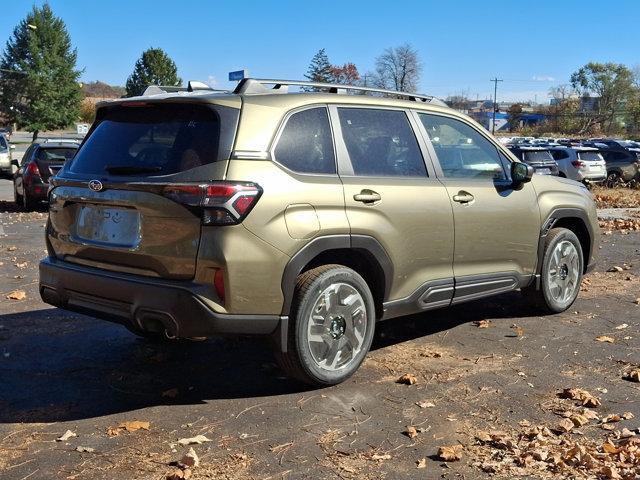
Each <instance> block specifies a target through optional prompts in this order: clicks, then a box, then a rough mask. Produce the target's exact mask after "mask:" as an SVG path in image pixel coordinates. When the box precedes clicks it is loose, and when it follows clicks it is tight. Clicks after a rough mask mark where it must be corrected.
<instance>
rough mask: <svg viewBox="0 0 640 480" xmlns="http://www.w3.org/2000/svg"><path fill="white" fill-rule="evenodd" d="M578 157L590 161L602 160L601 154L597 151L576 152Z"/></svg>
mask: <svg viewBox="0 0 640 480" xmlns="http://www.w3.org/2000/svg"><path fill="white" fill-rule="evenodd" d="M578 158H579V159H580V160H587V161H591V162H599V161H600V160H603V158H602V156H601V155H600V154H599V153H598V152H578Z"/></svg>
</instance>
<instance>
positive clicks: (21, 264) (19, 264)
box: [16, 262, 29, 268]
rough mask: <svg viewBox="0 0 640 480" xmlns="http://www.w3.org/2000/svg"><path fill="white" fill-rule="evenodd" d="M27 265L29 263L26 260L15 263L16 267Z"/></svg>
mask: <svg viewBox="0 0 640 480" xmlns="http://www.w3.org/2000/svg"><path fill="white" fill-rule="evenodd" d="M27 265H29V264H28V263H27V262H22V263H16V267H18V268H27Z"/></svg>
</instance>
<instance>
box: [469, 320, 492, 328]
mask: <svg viewBox="0 0 640 480" xmlns="http://www.w3.org/2000/svg"><path fill="white" fill-rule="evenodd" d="M473 324H474V325H475V326H476V327H478V328H489V327H490V326H491V320H476V321H475V322H473Z"/></svg>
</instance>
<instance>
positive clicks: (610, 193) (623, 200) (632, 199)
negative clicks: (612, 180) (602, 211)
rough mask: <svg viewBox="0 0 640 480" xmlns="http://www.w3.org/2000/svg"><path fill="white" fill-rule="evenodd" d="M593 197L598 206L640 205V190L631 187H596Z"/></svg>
mask: <svg viewBox="0 0 640 480" xmlns="http://www.w3.org/2000/svg"><path fill="white" fill-rule="evenodd" d="M593 199H594V200H595V202H596V206H597V207H598V208H637V207H640V191H638V190H633V189H630V188H594V189H593Z"/></svg>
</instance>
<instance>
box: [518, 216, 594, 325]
mask: <svg viewBox="0 0 640 480" xmlns="http://www.w3.org/2000/svg"><path fill="white" fill-rule="evenodd" d="M541 261H542V268H541V270H540V288H539V289H536V288H535V286H532V287H529V288H527V289H524V290H523V293H524V294H525V296H526V297H527V298H528V300H529V301H530V302H531V303H533V304H534V305H535V306H537V307H539V308H541V309H542V310H544V311H546V312H547V313H560V312H564V311H565V310H566V309H568V308H569V307H570V306H571V305H572V304H573V302H574V301H575V300H576V298H577V297H578V293H579V292H580V282H581V281H582V273H583V272H584V257H583V254H582V246H581V245H580V240H578V237H576V235H575V233H573V232H572V231H571V230H568V229H566V228H554V229H552V230H551V231H550V232H549V233H548V234H547V238H546V240H545V244H544V251H543V254H542V259H541Z"/></svg>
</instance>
